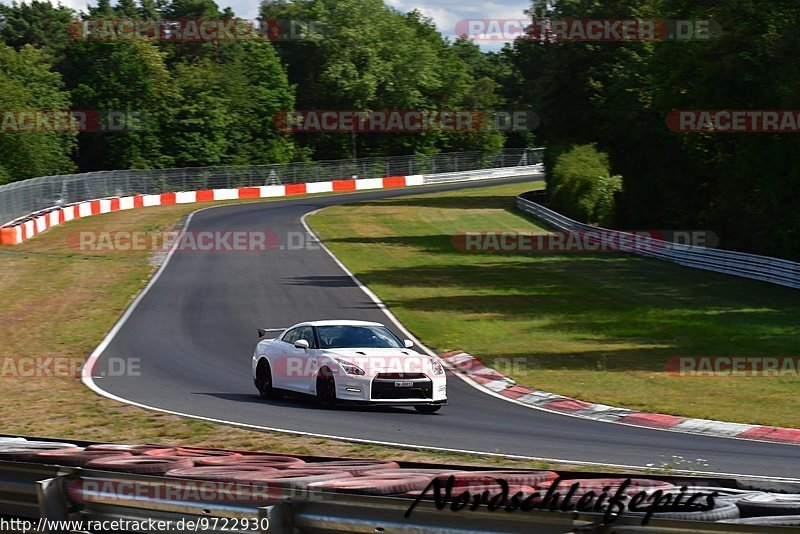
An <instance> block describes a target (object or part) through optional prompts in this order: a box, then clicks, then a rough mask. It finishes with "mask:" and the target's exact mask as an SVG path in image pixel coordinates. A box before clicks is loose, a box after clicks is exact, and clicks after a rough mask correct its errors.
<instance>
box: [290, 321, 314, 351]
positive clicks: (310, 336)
mask: <svg viewBox="0 0 800 534" xmlns="http://www.w3.org/2000/svg"><path fill="white" fill-rule="evenodd" d="M295 330H297V332H298V335H297V338H295V340H294V341H297V340H298V339H305V340H306V341H308V346H309V347H311V348H312V349H313V348H316V346H317V343H316V341H315V340H314V329H313V328H311V327H310V326H301V327H300V328H296V329H295ZM294 341H292V343H294Z"/></svg>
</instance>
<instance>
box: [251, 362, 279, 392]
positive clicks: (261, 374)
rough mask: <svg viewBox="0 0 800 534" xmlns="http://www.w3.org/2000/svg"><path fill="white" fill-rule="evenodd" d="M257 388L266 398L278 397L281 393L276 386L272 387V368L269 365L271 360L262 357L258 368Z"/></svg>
mask: <svg viewBox="0 0 800 534" xmlns="http://www.w3.org/2000/svg"><path fill="white" fill-rule="evenodd" d="M256 388H258V393H259V394H260V395H261V396H262V397H263V398H265V399H277V398H279V397H280V395H279V394H278V393H277V391H276V390H275V388H274V387H272V369H270V367H269V362H268V361H267V360H266V359H265V358H262V359H261V360H260V361H259V362H258V367H257V368H256Z"/></svg>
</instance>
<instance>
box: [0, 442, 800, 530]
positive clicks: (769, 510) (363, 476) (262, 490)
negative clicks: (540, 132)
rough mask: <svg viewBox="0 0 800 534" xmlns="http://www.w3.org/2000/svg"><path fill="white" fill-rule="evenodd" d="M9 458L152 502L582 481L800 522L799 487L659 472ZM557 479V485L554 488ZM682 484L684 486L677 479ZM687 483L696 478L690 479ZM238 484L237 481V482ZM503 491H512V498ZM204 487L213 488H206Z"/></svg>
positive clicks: (460, 492) (754, 519) (152, 453)
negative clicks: (102, 477) (103, 480)
mask: <svg viewBox="0 0 800 534" xmlns="http://www.w3.org/2000/svg"><path fill="white" fill-rule="evenodd" d="M3 461H13V462H32V463H40V464H47V465H50V466H64V467H76V468H86V469H96V470H105V471H116V472H121V473H128V474H131V475H137V474H138V475H150V476H165V477H169V478H167V479H162V480H160V481H144V480H143V481H140V482H137V481H134V484H139V486H140V487H139V486H137V487H135V489H136V491H139V492H141V495H142V498H144V499H148V498H153V499H158V498H159V497H158V496H159V495H162V494H166V493H163V492H162V493H159V491H162V490H163V491H167V489H169V491H172V493H173V494H184V493H185V494H187V495H188V494H191V495H195V496H194V497H192V499H198V497H197V496H196V495H206V497H200V500H202V499H204V498H207V499H209V502H217V501H218V502H223V503H227V502H231V501H232V502H237V503H251V504H253V505H255V506H262V505H263V503H265V502H268V501H270V500H274V499H284V498H305V497H307V496H309V493H308V492H320V493H329V494H331V493H336V494H351V495H363V496H365V497H366V496H387V497H394V498H402V499H407V500H409V502H413V501H417V500H425V501H431V500H433V499H434V498H435V493H436V489H435V488H436V486H435V485H434V481H438V485H439V489H440V490H441V489H444V488H447V487H448V485H450V484H452V487H450V488H449V491H450V494H451V495H452V496H455V497H456V498H459V499H462V500H463V499H464V498H465V497H464V495H465V494H468V497H469V498H468V501H469V506H473V505H475V506H477V505H482V504H487V503H489V502H490V501H492V500H493V503H494V505H497V504H499V503H498V502H497V500H498V499H504V502H503V503H502V504H503V505H504V506H513V507H517V506H519V503H520V502H521V501H524V500H526V499H528V498H530V499H532V500H535V499H537V498H538V499H541V498H542V497H541V496H542V495H544V494H545V492H547V491H548V490H552V491H553V492H557V493H559V494H560V495H561V498H562V499H563V498H564V497H565V495H566V494H567V493H568V492H570V491H571V486H573V485H575V484H578V486H577V488H575V490H572V491H571V497H570V498H571V500H572V502H573V503H574V502H576V501H578V500H580V499H581V498H582V497H585V496H587V495H588V496H590V497H594V498H596V499H598V500H597V502H598V503H599V502H602V501H603V500H604V499H605V504H601V505H600V506H599V508H595V511H596V512H602V513H605V512H607V511H608V506H609V504H608V502H609V498H608V497H601V495H602V494H603V493H605V494H606V495H609V496H610V495H614V494H616V493H617V492H618V491H619V490H620V488H621V487H622V486H623V484H624V485H625V487H624V494H625V495H626V496H627V497H628V500H627V503H630V502H631V501H632V500H633V496H634V495H637V494H639V493H641V492H645V494H646V498H649V499H651V500H652V496H653V495H657V496H658V498H659V499H665V500H662V501H661V508H660V509H662V510H663V509H669V505H670V504H671V503H672V502H677V501H678V500H679V499H680V495H683V496H684V499H683V501H682V502H685V501H686V500H687V499H688V497H687V496H689V495H706V496H708V495H710V494H712V493H716V495H715V496H714V499H713V505H714V506H713V508H711V509H709V510H694V509H691V508H689V509H686V508H684V509H682V510H681V509H680V507H678V508H675V509H674V510H675V511H661V512H655V511H652V510H651V511H649V512H648V511H643V510H644V509H643V508H639V510H636V511H633V510H631V509H630V508H626V509H625V511H624V515H627V516H631V517H634V518H642V520H643V521H647V520H649V519H662V520H682V521H694V522H719V523H731V524H741V525H765V526H784V527H798V526H800V492H798V493H796V494H782V493H770V492H767V491H761V490H754V489H737V488H732V487H717V486H710V485H695V484H692V479H691V478H684V479H680V478H676V477H670V478H667V477H664V478H665V479H666V480H660V479H659V478H658V477H653V478H650V477H642V478H632V477H627V476H625V475H619V476H614V475H611V476H600V477H595V478H585V475H580V476H584V477H583V478H579V477H578V476H575V475H572V476H573V477H569V474H568V473H567V472H562V473H561V474H559V473H557V472H555V471H541V470H540V471H536V470H530V471H526V470H513V469H497V470H489V469H479V470H464V469H463V468H461V469H454V468H453V467H454V466H443V467H441V468H436V467H407V468H405V467H401V466H400V465H399V464H398V462H393V461H387V460H366V459H333V458H332V459H325V458H298V457H296V456H292V455H285V454H280V453H271V452H264V453H247V452H235V451H227V450H218V449H204V448H198V447H175V446H172V447H169V446H158V445H137V444H130V445H122V444H93V445H88V446H86V447H79V446H77V445H76V444H73V443H63V442H50V441H35V440H30V441H29V440H26V439H23V438H0V463H2V462H3ZM70 476H72V475H70ZM588 476H589V477H591V475H588ZM96 477H97V475H95V474H92V475H91V478H89V479H87V480H81V479H80V475H79V474H78V480H77V481H76V482H75V486H74V487H71V489H70V491H71V493H70V498H71V499H73V502H91V499H92V498H94V497H93V496H94V495H99V498H100V499H101V501H102V499H103V498H104V497H103V496H102V495H101V494H102V493H103V491H106V490H101V491H100V494H98V488H97V487H95V486H97V482H96V481H97V480H99V479H97V478H96ZM451 477H452V482H451ZM170 479H172V481H170ZM501 480H502V481H503V482H502V483H501V482H500V481H501ZM556 480H558V485H557V486H554V485H553V484H554V482H555V481H556ZM675 480H678V481H680V482H676V483H673V481H675ZM683 481H685V482H687V483H686V484H685V485H684V484H683ZM704 483H705V484H707V483H708V482H704ZM93 484H94V485H93ZM110 484H111V486H110V487H111V490H112V491H118V493H117V495H118V497H119V498H123V499H124V498H126V493H125V491H122V490H127V489H128V488H127V486H124V485H123V484H122V483H117V482H116V481H113V480H112V481H111V482H110ZM115 484H116V485H115ZM125 484H128V485H130V482H127V481H126V482H125ZM195 484H200V485H197V486H196V485H195ZM229 484H233V486H231V487H230V488H228V486H227V485H229ZM159 488H161V489H159ZM165 488H166V489H165ZM782 489H783V488H782ZM504 490H507V491H506V494H505V498H503V492H504ZM204 491H205V492H206V493H202V492H204ZM445 491H447V490H445ZM784 491H786V490H785V489H784ZM181 492H183V493H181ZM273 492H274V493H273ZM656 492H661V493H660V494H659V493H656ZM591 493H593V494H594V495H591ZM137 494H138V493H137ZM535 494H538V495H539V497H536V495H535ZM208 495H210V496H208ZM292 496H293V497H292ZM342 496H343V495H342ZM498 496H499V497H498ZM75 499H78V500H75ZM87 499H89V501H87ZM214 499H216V501H215V500H214ZM190 500H191V499H190ZM101 501H98V502H101ZM454 502H455V501H454ZM464 502H466V501H464ZM532 502H533V501H532ZM647 502H648V503H649V502H650V501H647ZM475 503H477V504H475ZM706 503H712V501H710V500H705V497H704V500H703V502H702V503H701V502H699V501H698V502H697V504H706Z"/></svg>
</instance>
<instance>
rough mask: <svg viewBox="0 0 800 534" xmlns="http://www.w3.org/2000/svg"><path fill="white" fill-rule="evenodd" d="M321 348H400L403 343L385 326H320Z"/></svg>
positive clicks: (318, 330)
mask: <svg viewBox="0 0 800 534" xmlns="http://www.w3.org/2000/svg"><path fill="white" fill-rule="evenodd" d="M317 333H318V334H319V342H320V348H322V349H343V348H372V349H399V348H403V343H402V342H401V341H400V340H399V339H398V338H397V336H395V335H394V334H393V333H392V332H391V330H389V329H388V328H386V327H385V326H318V327H317Z"/></svg>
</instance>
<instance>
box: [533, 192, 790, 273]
mask: <svg viewBox="0 0 800 534" xmlns="http://www.w3.org/2000/svg"><path fill="white" fill-rule="evenodd" d="M532 193H534V194H535V192H532ZM530 195H531V193H525V194H523V195H520V196H518V197H517V208H519V209H520V210H522V211H524V212H525V213H529V214H531V215H533V216H534V217H536V218H538V219H541V220H542V221H544V222H546V223H547V224H549V225H550V226H552V227H554V228H556V229H558V230H565V231H568V232H591V233H592V234H598V236H603V237H606V238H609V239H612V240H616V241H617V242H619V241H621V240H628V241H629V242H635V243H637V246H636V247H635V248H634V249H632V250H631V252H633V253H634V254H638V255H640V256H646V257H649V258H657V259H660V260H666V261H671V262H673V263H677V264H679V265H683V266H685V267H691V268H694V269H703V270H706V271H713V272H716V273H722V274H728V275H732V276H739V277H742V278H750V279H753V280H760V281H762V282H768V283H771V284H778V285H782V286H786V287H791V288H795V289H800V263H796V262H793V261H789V260H782V259H779V258H770V257H768V256H758V255H756V254H747V253H744V252H733V251H729V250H720V249H712V248H705V247H698V246H693V245H683V244H677V243H671V242H667V241H661V240H659V239H653V238H648V237H641V236H634V235H633V234H630V233H626V232H620V231H617V230H609V229H606V228H600V227H597V226H591V225H588V224H583V223H580V222H577V221H574V220H572V219H570V218H569V217H565V216H564V215H561V214H560V213H557V212H555V211H553V210H551V209H548V208H546V207H544V206H542V205H541V204H538V203H536V202H534V201H532V200H530ZM526 196H528V198H525V197H526Z"/></svg>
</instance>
